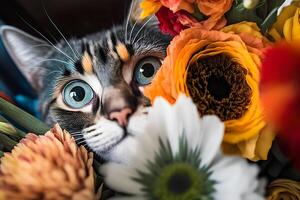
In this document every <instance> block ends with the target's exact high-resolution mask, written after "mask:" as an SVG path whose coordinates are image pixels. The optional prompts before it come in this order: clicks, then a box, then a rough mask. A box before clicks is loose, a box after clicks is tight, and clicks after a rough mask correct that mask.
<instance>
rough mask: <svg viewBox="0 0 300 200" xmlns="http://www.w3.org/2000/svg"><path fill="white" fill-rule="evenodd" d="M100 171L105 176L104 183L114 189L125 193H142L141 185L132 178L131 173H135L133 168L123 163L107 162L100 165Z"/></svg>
mask: <svg viewBox="0 0 300 200" xmlns="http://www.w3.org/2000/svg"><path fill="white" fill-rule="evenodd" d="M101 173H102V174H103V175H104V176H105V183H106V184H107V185H108V186H109V187H111V188H114V190H116V191H119V192H123V193H126V194H139V195H142V194H143V193H142V191H141V185H140V184H138V183H137V182H135V181H133V180H132V175H133V174H136V171H135V169H134V168H132V167H129V166H127V165H124V164H123V165H122V164H117V163H109V164H105V165H103V166H102V167H101Z"/></svg>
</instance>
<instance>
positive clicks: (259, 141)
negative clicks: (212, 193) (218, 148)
mask: <svg viewBox="0 0 300 200" xmlns="http://www.w3.org/2000/svg"><path fill="white" fill-rule="evenodd" d="M266 46H267V40H266V39H265V38H264V37H263V36H262V35H261V34H260V32H259V29H258V27H257V26H256V25H255V24H254V23H247V22H242V23H239V24H235V25H231V26H228V27H225V28H224V29H223V31H205V30H203V29H201V28H199V27H193V28H189V29H186V30H184V31H182V32H181V33H180V35H178V36H177V37H175V38H174V39H173V41H172V42H171V44H170V46H169V47H168V51H167V57H166V58H165V60H164V62H163V64H162V67H161V68H160V70H159V71H158V72H157V74H156V76H155V78H154V79H153V81H152V83H151V84H150V85H149V86H147V87H146V88H145V91H144V93H145V95H146V96H148V97H149V98H150V100H151V101H153V100H154V98H155V97H157V96H163V97H164V98H166V99H167V100H168V101H169V102H171V103H174V102H175V101H176V99H177V97H178V96H179V94H180V93H185V94H186V95H188V96H191V97H192V99H193V101H194V102H195V103H196V105H197V107H198V111H199V113H200V114H201V115H206V114H216V115H218V116H219V117H220V118H221V119H222V121H224V122H225V127H226V128H225V135H224V139H223V150H224V151H225V153H231V154H240V155H242V156H244V157H246V158H248V159H251V160H259V159H267V154H268V151H269V149H270V147H271V145H272V140H273V138H274V135H273V133H272V132H271V133H270V130H269V129H267V128H266V122H265V121H264V119H263V113H262V108H261V106H260V104H259V88H258V82H259V79H260V69H259V67H260V59H261V57H260V56H261V55H262V49H263V48H264V47H266Z"/></svg>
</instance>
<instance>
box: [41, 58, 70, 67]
mask: <svg viewBox="0 0 300 200" xmlns="http://www.w3.org/2000/svg"><path fill="white" fill-rule="evenodd" d="M46 61H56V62H60V63H64V64H66V65H69V64H70V63H68V62H66V61H63V60H59V59H54V58H51V59H44V60H42V61H40V62H38V63H37V64H40V63H42V62H46Z"/></svg>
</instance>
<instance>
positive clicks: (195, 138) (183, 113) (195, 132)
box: [174, 95, 202, 149]
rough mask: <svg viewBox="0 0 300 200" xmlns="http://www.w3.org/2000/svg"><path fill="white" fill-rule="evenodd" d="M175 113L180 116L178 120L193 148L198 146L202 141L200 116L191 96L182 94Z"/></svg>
mask: <svg viewBox="0 0 300 200" xmlns="http://www.w3.org/2000/svg"><path fill="white" fill-rule="evenodd" d="M174 109H175V113H174V114H175V115H176V116H178V122H176V123H181V124H182V130H183V134H184V135H185V136H186V138H187V142H188V144H189V147H190V148H191V149H194V148H195V146H198V145H199V144H201V143H200V141H202V133H201V132H200V131H201V126H200V125H201V123H200V116H199V113H198V110H197V107H196V106H195V104H194V103H193V101H192V99H191V98H188V97H186V96H184V95H180V96H179V98H178V99H177V101H176V104H175V106H174Z"/></svg>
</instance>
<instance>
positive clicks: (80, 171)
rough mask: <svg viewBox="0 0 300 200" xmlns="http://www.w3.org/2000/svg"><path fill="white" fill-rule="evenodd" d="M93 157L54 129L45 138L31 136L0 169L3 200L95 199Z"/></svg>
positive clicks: (6, 158)
mask: <svg viewBox="0 0 300 200" xmlns="http://www.w3.org/2000/svg"><path fill="white" fill-rule="evenodd" d="M92 163H93V154H92V153H88V152H87V150H86V149H85V148H84V147H77V145H76V143H75V141H74V139H73V138H72V136H71V135H70V134H69V133H68V132H66V131H64V130H62V129H61V128H60V127H59V126H58V125H55V126H54V128H52V129H51V130H50V131H49V132H47V133H46V134H45V135H43V136H37V135H35V134H31V133H30V134H28V135H27V136H26V138H24V139H22V140H21V141H20V143H19V144H18V145H17V146H15V148H14V149H13V150H12V152H11V153H5V155H4V157H2V158H1V165H0V193H1V195H2V196H3V197H4V199H20V200H21V199H22V200H26V199H31V200H32V199H55V200H58V199H78V200H81V199H95V192H94V172H93V168H92Z"/></svg>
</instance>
